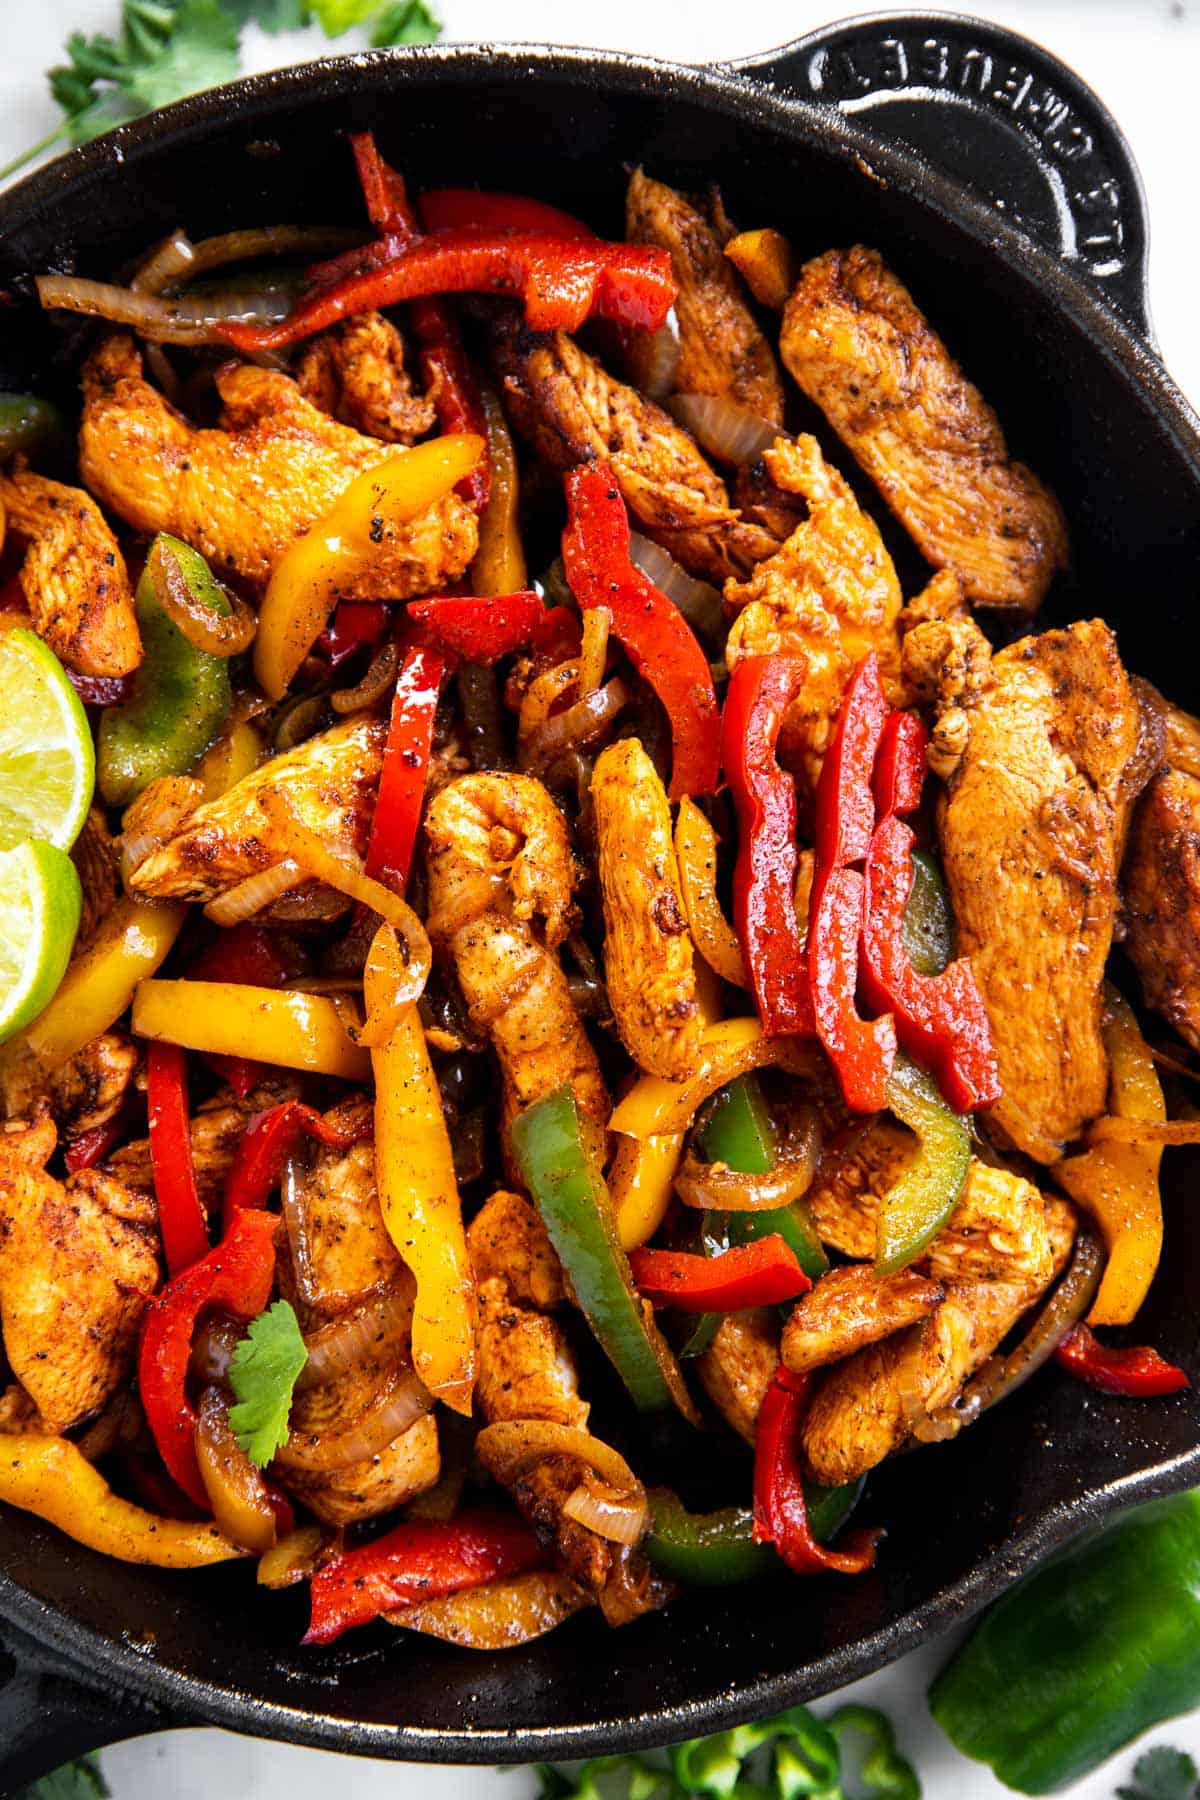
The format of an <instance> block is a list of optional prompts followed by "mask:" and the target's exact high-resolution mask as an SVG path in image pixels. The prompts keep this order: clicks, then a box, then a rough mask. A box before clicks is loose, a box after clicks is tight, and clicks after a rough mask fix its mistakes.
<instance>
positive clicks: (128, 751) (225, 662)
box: [97, 532, 233, 806]
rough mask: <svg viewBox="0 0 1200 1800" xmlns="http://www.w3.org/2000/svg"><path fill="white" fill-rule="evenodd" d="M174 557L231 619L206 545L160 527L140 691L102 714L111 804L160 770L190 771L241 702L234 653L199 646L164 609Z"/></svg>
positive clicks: (147, 599)
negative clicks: (166, 573) (168, 565)
mask: <svg viewBox="0 0 1200 1800" xmlns="http://www.w3.org/2000/svg"><path fill="white" fill-rule="evenodd" d="M167 557H171V558H173V559H174V561H175V563H176V565H177V567H178V569H179V572H180V573H181V574H182V576H183V579H184V580H185V581H186V583H187V585H188V587H189V589H190V590H191V592H192V595H193V596H194V598H196V599H197V600H198V601H199V602H200V603H201V604H202V605H203V606H205V607H206V608H207V609H208V610H209V611H210V612H213V613H215V614H217V615H218V616H219V617H221V618H225V617H227V616H228V614H229V612H230V610H231V609H230V605H229V600H228V597H227V596H226V594H225V592H224V590H223V589H222V588H221V585H220V583H219V582H217V581H216V580H215V579H214V577H213V574H212V571H211V570H210V568H209V566H208V564H207V563H206V562H205V560H204V558H203V557H202V556H201V555H200V553H199V551H197V550H193V549H191V547H190V546H189V545H187V544H184V543H181V542H180V541H179V539H178V538H173V537H168V535H167V534H166V532H160V533H159V535H158V536H157V537H156V538H155V540H154V542H153V544H152V545H151V547H150V554H149V556H148V557H147V558H146V567H145V569H144V570H143V571H142V578H141V580H140V581H139V582H138V588H137V596H136V599H135V602H134V610H135V612H136V614H137V622H138V628H139V630H140V631H141V634H142V645H143V648H144V651H145V654H144V656H143V658H142V662H141V664H140V666H139V668H138V670H137V672H136V674H135V675H134V678H133V692H132V694H131V695H130V697H129V699H128V700H123V701H121V702H120V704H119V705H116V706H106V707H105V709H104V713H103V715H102V717H101V720H100V740H99V756H98V759H97V766H98V778H99V786H100V792H101V794H102V795H103V797H104V799H105V801H106V803H107V804H108V805H109V806H128V805H129V803H130V801H131V800H136V798H137V796H138V795H139V794H140V793H141V792H142V791H143V789H144V788H147V787H149V785H150V783H151V782H152V781H155V780H157V779H158V778H159V777H160V776H162V775H182V774H184V773H185V772H186V771H187V770H188V769H190V768H191V767H192V765H193V763H195V762H196V761H197V760H198V759H199V758H200V757H201V756H203V754H204V752H205V751H206V750H207V749H208V746H209V745H210V744H211V743H212V741H213V739H214V738H215V737H216V736H217V734H218V733H219V732H220V730H221V727H222V725H223V724H224V723H225V720H226V718H227V717H228V714H229V708H230V706H231V704H232V701H233V695H232V690H231V688H230V684H229V659H228V658H227V657H223V656H211V655H210V654H209V653H208V652H207V651H205V650H197V649H196V648H195V646H194V645H193V644H190V643H189V642H188V640H187V638H186V637H185V636H184V635H183V633H182V631H180V630H179V628H178V626H177V625H175V624H174V623H173V622H172V621H171V620H170V619H169V618H168V617H167V614H166V612H165V611H164V610H163V606H162V602H161V600H160V599H159V597H158V592H157V585H156V584H157V582H158V580H159V579H161V572H160V570H161V562H162V560H163V559H165V558H167Z"/></svg>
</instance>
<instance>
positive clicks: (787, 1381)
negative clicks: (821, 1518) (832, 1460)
mask: <svg viewBox="0 0 1200 1800" xmlns="http://www.w3.org/2000/svg"><path fill="white" fill-rule="evenodd" d="M811 1385H812V1376H811V1374H804V1375H793V1374H792V1372H791V1370H790V1369H787V1368H785V1367H784V1366H783V1364H782V1363H781V1364H780V1366H779V1368H778V1369H777V1370H776V1372H775V1379H774V1380H773V1381H772V1383H771V1385H770V1387H769V1388H768V1389H767V1392H766V1395H765V1396H764V1399H763V1403H762V1408H761V1410H760V1412H759V1415H758V1424H757V1426H756V1428H755V1434H754V1541H755V1543H756V1544H774V1546H775V1550H776V1553H777V1554H778V1555H779V1556H781V1557H782V1558H783V1561H784V1562H785V1563H786V1564H787V1566H788V1568H789V1569H791V1570H792V1571H793V1572H794V1573H795V1574H797V1575H811V1574H814V1573H816V1571H817V1570H819V1569H832V1570H834V1571H835V1572H836V1573H837V1574H839V1575H861V1574H862V1573H863V1572H864V1571H865V1570H866V1569H869V1568H871V1566H872V1565H873V1563H874V1561H875V1545H876V1543H877V1542H878V1540H879V1538H880V1537H882V1535H883V1534H882V1532H879V1531H856V1532H854V1533H852V1535H851V1536H850V1537H849V1538H848V1539H847V1540H846V1545H845V1548H844V1549H842V1550H827V1549H826V1548H825V1546H824V1545H823V1544H818V1542H817V1540H816V1539H815V1538H814V1537H813V1534H812V1531H811V1530H810V1528H809V1523H808V1508H807V1505H806V1503H805V1499H804V1477H803V1473H802V1470H801V1453H800V1423H801V1420H802V1418H803V1415H804V1409H805V1406H806V1404H807V1400H808V1392H809V1388H810V1387H811Z"/></svg>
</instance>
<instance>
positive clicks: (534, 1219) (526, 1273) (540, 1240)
mask: <svg viewBox="0 0 1200 1800" xmlns="http://www.w3.org/2000/svg"><path fill="white" fill-rule="evenodd" d="M467 1249H468V1250H469V1251H470V1254H471V1267H472V1269H473V1270H474V1272H475V1279H476V1281H494V1280H496V1279H497V1278H499V1279H501V1280H503V1281H504V1283H505V1286H506V1287H507V1289H508V1292H509V1294H510V1296H511V1298H512V1299H513V1300H515V1301H517V1302H519V1304H520V1305H522V1306H536V1307H537V1308H538V1309H539V1310H540V1311H542V1312H546V1311H548V1310H549V1309H550V1308H551V1307H552V1306H561V1305H562V1303H563V1301H564V1300H565V1299H566V1298H567V1286H566V1282H565V1280H564V1278H563V1271H562V1264H561V1263H560V1262H559V1260H558V1255H557V1253H556V1251H555V1249H554V1245H553V1244H552V1243H551V1242H550V1234H549V1232H548V1231H547V1230H546V1227H545V1226H544V1225H543V1223H542V1220H541V1217H540V1215H539V1214H538V1212H537V1211H536V1210H535V1208H534V1207H533V1206H531V1205H530V1203H529V1201H528V1200H527V1199H526V1198H525V1196H524V1195H523V1194H513V1193H510V1192H509V1191H508V1190H507V1189H506V1188H498V1189H497V1190H496V1192H495V1193H494V1194H493V1195H492V1196H491V1198H490V1199H489V1200H486V1201H485V1202H484V1204H483V1205H482V1206H481V1207H480V1209H479V1211H478V1212H477V1213H476V1214H475V1217H474V1218H473V1219H472V1221H471V1223H470V1226H469V1227H468V1229H467ZM525 1416H526V1417H530V1418H532V1417H534V1416H535V1415H533V1414H526V1415H525Z"/></svg>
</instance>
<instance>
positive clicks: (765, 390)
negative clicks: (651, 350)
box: [625, 169, 783, 425]
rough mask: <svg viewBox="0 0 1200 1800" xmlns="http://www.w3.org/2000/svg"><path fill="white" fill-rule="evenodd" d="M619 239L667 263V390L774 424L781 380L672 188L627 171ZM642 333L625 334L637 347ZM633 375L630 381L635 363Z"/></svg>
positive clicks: (726, 267)
mask: <svg viewBox="0 0 1200 1800" xmlns="http://www.w3.org/2000/svg"><path fill="white" fill-rule="evenodd" d="M625 236H626V237H627V238H628V240H629V242H630V243H631V244H657V245H658V246H659V248H660V249H662V250H665V251H667V253H668V255H669V256H670V258H671V268H672V271H673V272H674V276H675V280H676V283H677V284H678V288H679V293H678V296H677V298H676V301H675V317H676V319H677V320H678V324H679V364H678V367H677V368H676V371H675V379H674V383H673V386H674V389H675V392H676V393H679V394H719V395H724V396H726V397H727V398H728V399H730V400H734V401H736V402H737V404H738V405H739V406H745V407H747V408H748V409H749V411H750V412H752V413H757V414H758V416H759V418H760V419H765V420H766V421H767V423H768V424H769V425H779V424H781V423H782V421H783V383H782V381H781V380H780V376H779V369H778V367H777V366H776V362H775V357H774V354H773V353H772V350H771V346H770V345H769V344H768V342H767V340H766V338H765V337H764V336H763V333H762V332H761V331H760V329H759V326H758V322H757V320H756V319H755V317H754V314H753V313H752V312H751V311H750V308H749V306H748V305H747V304H746V300H745V298H744V296H743V293H742V289H741V287H740V286H739V284H738V278H737V276H736V275H735V274H734V271H733V265H732V264H731V263H730V262H729V259H728V258H727V257H726V255H725V252H724V250H723V249H722V247H721V240H720V238H719V237H718V235H717V233H716V232H715V231H714V230H713V228H712V226H711V225H710V224H709V223H708V220H707V219H705V218H704V216H703V215H702V214H701V213H699V212H697V211H696V208H695V207H694V206H692V205H690V204H689V202H688V201H686V200H685V199H684V197H683V195H682V194H680V193H677V192H676V190H675V189H674V188H671V187H667V186H666V185H665V183H664V182H661V181H652V180H651V178H650V177H649V176H648V175H647V174H646V173H645V171H644V170H642V169H635V170H634V172H633V174H632V175H631V176H630V178H629V187H628V190H627V192H626V195H625ZM646 335H647V334H645V333H641V332H635V333H634V334H633V336H634V340H635V343H636V345H637V346H638V347H640V346H641V345H642V343H643V341H644V340H645V338H646ZM634 373H635V379H637V378H638V370H637V368H636V365H635V370H634ZM638 385H639V386H642V385H644V383H642V382H641V381H640V380H639V382H638Z"/></svg>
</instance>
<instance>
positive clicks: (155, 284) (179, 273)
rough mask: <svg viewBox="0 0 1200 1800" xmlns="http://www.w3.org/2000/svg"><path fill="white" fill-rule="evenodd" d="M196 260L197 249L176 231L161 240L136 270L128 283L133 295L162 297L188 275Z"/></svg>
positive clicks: (182, 233)
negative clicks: (160, 295)
mask: <svg viewBox="0 0 1200 1800" xmlns="http://www.w3.org/2000/svg"><path fill="white" fill-rule="evenodd" d="M195 261H196V247H195V245H194V244H193V243H192V240H191V238H189V237H188V235H187V233H186V232H185V231H180V230H179V229H178V228H176V230H174V231H173V232H171V234H170V236H169V237H165V238H163V239H162V241H161V243H158V244H156V245H155V246H154V248H153V250H151V252H150V254H149V256H147V257H146V259H145V261H144V262H143V263H141V264H140V265H139V267H138V271H137V274H136V275H135V276H134V278H133V280H132V281H131V282H130V284H129V285H130V287H131V288H132V289H133V292H134V293H135V294H161V293H163V292H165V290H166V289H167V288H169V287H173V286H175V285H176V284H177V283H178V282H179V281H181V280H182V278H183V277H184V276H185V275H186V274H188V272H189V271H190V270H191V268H192V267H193V265H194V264H195Z"/></svg>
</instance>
